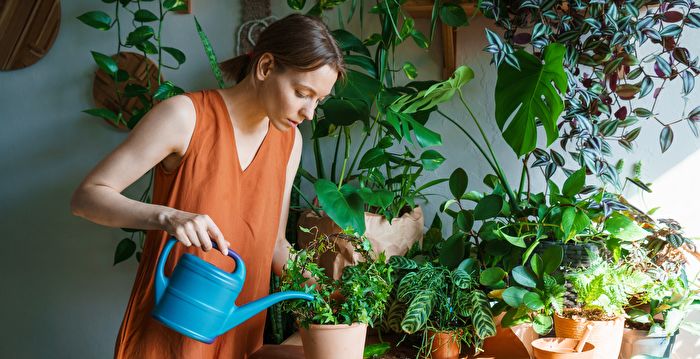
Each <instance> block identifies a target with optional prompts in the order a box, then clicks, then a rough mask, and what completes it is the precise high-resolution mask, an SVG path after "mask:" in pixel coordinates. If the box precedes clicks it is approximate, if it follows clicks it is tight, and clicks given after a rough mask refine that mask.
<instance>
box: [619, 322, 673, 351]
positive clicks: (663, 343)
mask: <svg viewBox="0 0 700 359" xmlns="http://www.w3.org/2000/svg"><path fill="white" fill-rule="evenodd" d="M677 336H678V332H677V331H676V332H675V333H673V335H668V333H666V332H662V333H656V334H649V332H648V331H646V330H637V329H627V328H625V331H624V334H623V335H622V349H621V350H620V358H633V357H634V356H636V355H648V356H653V357H655V358H671V353H672V352H673V345H674V344H675V343H676V337H677Z"/></svg>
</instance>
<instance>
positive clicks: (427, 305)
mask: <svg viewBox="0 0 700 359" xmlns="http://www.w3.org/2000/svg"><path fill="white" fill-rule="evenodd" d="M434 299H435V294H434V292H433V291H432V290H429V289H427V290H424V291H422V292H420V293H418V295H416V296H415V297H414V298H413V300H412V301H411V304H409V306H408V309H406V315H405V316H404V318H403V320H402V321H401V329H403V330H404V331H405V332H406V333H409V334H413V333H415V332H417V331H418V330H420V329H421V328H423V326H425V323H426V322H427V321H428V317H429V316H430V313H431V312H432V311H433V300H434Z"/></svg>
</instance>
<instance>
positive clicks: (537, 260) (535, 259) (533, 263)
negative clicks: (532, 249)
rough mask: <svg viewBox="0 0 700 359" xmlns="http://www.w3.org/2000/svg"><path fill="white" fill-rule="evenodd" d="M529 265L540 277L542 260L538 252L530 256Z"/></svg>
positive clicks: (542, 272)
mask: <svg viewBox="0 0 700 359" xmlns="http://www.w3.org/2000/svg"><path fill="white" fill-rule="evenodd" d="M530 267H531V268H532V271H533V272H535V275H537V276H538V277H542V274H544V261H543V260H542V257H540V255H539V254H537V253H535V254H533V255H532V257H530Z"/></svg>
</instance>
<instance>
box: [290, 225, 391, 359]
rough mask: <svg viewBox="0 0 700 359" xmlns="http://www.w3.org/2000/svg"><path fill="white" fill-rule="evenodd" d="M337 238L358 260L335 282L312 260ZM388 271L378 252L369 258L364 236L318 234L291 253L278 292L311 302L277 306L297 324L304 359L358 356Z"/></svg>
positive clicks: (379, 307)
mask: <svg viewBox="0 0 700 359" xmlns="http://www.w3.org/2000/svg"><path fill="white" fill-rule="evenodd" d="M338 240H343V241H347V242H349V243H351V244H352V246H353V248H354V250H355V251H356V252H357V253H360V254H361V255H362V256H363V261H362V262H359V263H357V264H355V265H352V266H347V267H345V268H344V270H343V275H342V277H341V279H339V280H336V279H333V278H330V277H329V276H328V275H326V274H325V273H324V270H323V269H322V268H320V267H319V266H318V265H317V264H316V262H317V260H318V258H317V257H318V256H319V255H320V254H322V253H324V252H325V251H327V250H328V249H329V248H331V247H332V246H334V243H333V242H334V241H338ZM391 273H392V268H391V266H390V265H388V264H387V263H386V258H385V257H384V254H383V253H380V254H379V255H378V256H375V255H374V253H373V251H372V247H371V244H370V242H369V241H368V240H367V239H366V238H364V237H358V236H354V235H352V234H347V233H338V234H334V235H331V236H326V235H320V236H317V238H316V240H314V241H313V242H312V243H311V244H310V245H309V246H307V247H306V248H304V249H302V250H299V251H296V250H293V249H292V250H291V251H290V258H289V260H288V262H287V265H286V268H285V273H284V275H283V276H282V278H281V284H280V290H283V291H285V290H301V291H305V292H307V293H310V294H313V295H314V300H313V301H308V302H306V301H288V302H285V303H284V305H283V307H282V308H283V310H284V311H286V312H290V313H292V314H293V315H294V316H295V317H296V319H297V321H298V324H299V326H300V334H301V338H302V343H303V345H304V353H305V356H306V358H308V359H323V358H348V359H359V358H362V353H363V350H364V343H365V335H366V332H367V326H368V325H369V326H373V325H374V323H375V322H376V321H377V320H378V319H379V318H381V316H382V314H383V312H384V307H385V304H386V302H387V299H388V297H389V292H390V291H391V288H392V278H391V276H392V275H391ZM310 283H311V284H310ZM292 288H294V289H292Z"/></svg>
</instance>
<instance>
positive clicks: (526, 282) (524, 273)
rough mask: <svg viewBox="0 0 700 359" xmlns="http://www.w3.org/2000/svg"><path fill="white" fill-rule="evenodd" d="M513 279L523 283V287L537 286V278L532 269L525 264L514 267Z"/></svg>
mask: <svg viewBox="0 0 700 359" xmlns="http://www.w3.org/2000/svg"><path fill="white" fill-rule="evenodd" d="M512 274H513V280H514V281H515V282H516V283H518V284H520V285H522V286H523V287H528V288H535V287H537V278H535V277H534V276H533V275H532V273H530V271H528V270H527V268H525V267H524V266H517V267H515V268H513V272H512Z"/></svg>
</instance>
